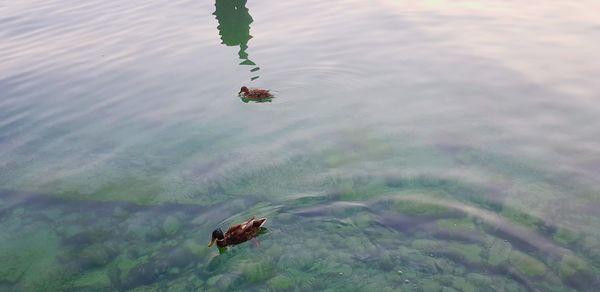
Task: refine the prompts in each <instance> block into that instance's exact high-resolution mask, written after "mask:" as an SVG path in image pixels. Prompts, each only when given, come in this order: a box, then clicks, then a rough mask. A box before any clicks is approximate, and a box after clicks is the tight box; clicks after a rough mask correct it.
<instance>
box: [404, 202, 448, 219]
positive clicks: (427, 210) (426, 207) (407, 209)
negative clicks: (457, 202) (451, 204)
mask: <svg viewBox="0 0 600 292" xmlns="http://www.w3.org/2000/svg"><path fill="white" fill-rule="evenodd" d="M392 208H393V209H394V210H395V211H397V212H400V213H403V214H410V215H420V216H424V215H443V214H447V213H454V212H455V211H454V210H452V209H449V208H447V207H444V206H440V205H436V204H431V203H424V202H415V201H398V202H394V204H393V207H392Z"/></svg>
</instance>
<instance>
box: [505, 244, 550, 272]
mask: <svg viewBox="0 0 600 292" xmlns="http://www.w3.org/2000/svg"><path fill="white" fill-rule="evenodd" d="M509 261H510V263H511V264H512V265H513V266H514V267H515V268H516V269H517V271H519V273H521V274H523V275H525V276H530V277H534V276H541V275H543V274H544V273H545V272H546V265H544V263H542V262H540V261H539V260H538V259H536V258H534V257H532V256H529V255H526V254H524V253H522V252H519V251H516V250H513V251H512V252H511V253H510V256H509Z"/></svg>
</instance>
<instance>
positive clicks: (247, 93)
mask: <svg viewBox="0 0 600 292" xmlns="http://www.w3.org/2000/svg"><path fill="white" fill-rule="evenodd" d="M238 94H239V96H241V97H243V98H247V99H253V100H261V99H269V98H273V94H272V93H271V92H270V91H269V90H267V89H261V88H248V87H246V86H242V88H241V89H240V92H239V93H238Z"/></svg>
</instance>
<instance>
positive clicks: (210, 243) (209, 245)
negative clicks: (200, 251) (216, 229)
mask: <svg viewBox="0 0 600 292" xmlns="http://www.w3.org/2000/svg"><path fill="white" fill-rule="evenodd" d="M216 241H217V239H215V238H213V239H211V240H210V242H209V243H208V247H211V246H213V244H215V242H216Z"/></svg>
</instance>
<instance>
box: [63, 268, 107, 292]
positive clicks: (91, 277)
mask: <svg viewBox="0 0 600 292" xmlns="http://www.w3.org/2000/svg"><path fill="white" fill-rule="evenodd" d="M110 286H111V282H110V278H109V277H108V275H107V274H106V272H104V271H102V270H100V271H95V272H90V273H84V274H83V276H82V277H80V278H79V279H77V280H75V281H73V284H72V287H73V289H75V290H78V291H81V290H94V291H102V290H108V289H110Z"/></svg>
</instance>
